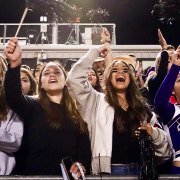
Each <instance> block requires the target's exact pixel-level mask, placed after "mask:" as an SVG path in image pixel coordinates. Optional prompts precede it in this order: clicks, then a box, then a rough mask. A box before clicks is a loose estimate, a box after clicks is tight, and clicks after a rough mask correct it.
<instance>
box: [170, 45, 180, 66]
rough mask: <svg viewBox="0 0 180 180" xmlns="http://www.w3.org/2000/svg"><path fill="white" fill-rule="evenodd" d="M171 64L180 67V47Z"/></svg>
mask: <svg viewBox="0 0 180 180" xmlns="http://www.w3.org/2000/svg"><path fill="white" fill-rule="evenodd" d="M171 62H172V63H173V64H176V65H177V66H180V45H179V46H178V48H177V49H176V51H175V52H174V54H173V55H172V58H171Z"/></svg>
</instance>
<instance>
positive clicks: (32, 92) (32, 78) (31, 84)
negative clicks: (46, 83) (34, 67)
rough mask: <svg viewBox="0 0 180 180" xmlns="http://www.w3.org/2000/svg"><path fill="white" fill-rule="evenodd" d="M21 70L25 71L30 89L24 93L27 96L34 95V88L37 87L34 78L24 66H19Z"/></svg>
mask: <svg viewBox="0 0 180 180" xmlns="http://www.w3.org/2000/svg"><path fill="white" fill-rule="evenodd" d="M21 72H23V73H25V74H26V75H27V76H28V78H29V81H30V91H29V93H28V94H26V95H29V96H33V95H35V94H36V89H37V84H36V80H35V79H34V77H33V75H32V73H31V72H30V71H29V70H27V69H25V68H21Z"/></svg>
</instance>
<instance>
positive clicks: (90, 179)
mask: <svg viewBox="0 0 180 180" xmlns="http://www.w3.org/2000/svg"><path fill="white" fill-rule="evenodd" d="M15 179H16V180H63V178H62V177H61V176H0V180H15ZM158 179H159V180H180V175H160V176H159V178H158ZM86 180H138V177H137V176H130V175H127V176H110V175H104V176H102V177H100V176H87V177H86Z"/></svg>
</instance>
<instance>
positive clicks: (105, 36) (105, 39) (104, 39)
mask: <svg viewBox="0 0 180 180" xmlns="http://www.w3.org/2000/svg"><path fill="white" fill-rule="evenodd" d="M110 42H111V36H110V33H109V31H108V30H107V29H106V28H104V29H103V30H102V33H101V43H102V44H105V45H106V47H107V48H108V51H107V53H106V54H105V66H106V68H108V67H109V66H110V64H111V63H112V61H113V58H112V51H111V47H110Z"/></svg>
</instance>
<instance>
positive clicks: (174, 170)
mask: <svg viewBox="0 0 180 180" xmlns="http://www.w3.org/2000/svg"><path fill="white" fill-rule="evenodd" d="M170 173H171V174H180V167H176V166H172V167H171V172H170Z"/></svg>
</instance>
